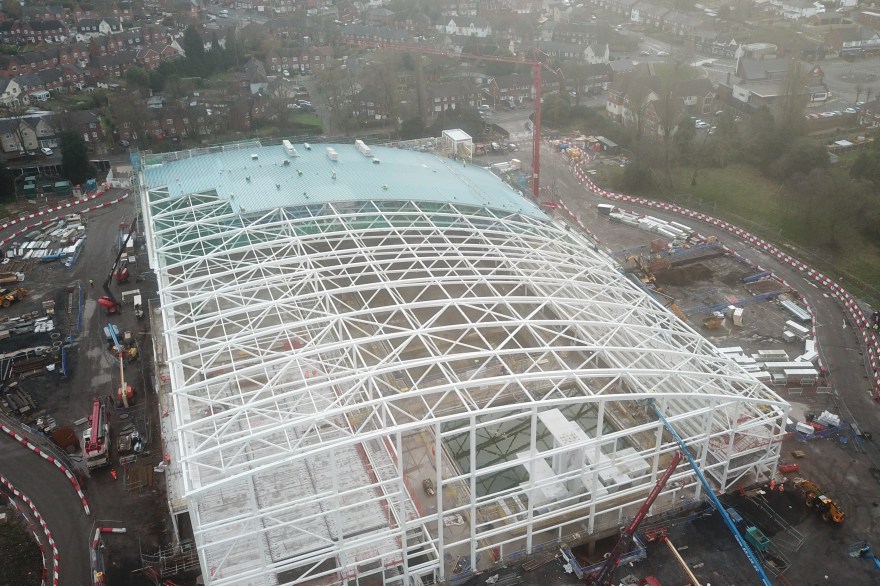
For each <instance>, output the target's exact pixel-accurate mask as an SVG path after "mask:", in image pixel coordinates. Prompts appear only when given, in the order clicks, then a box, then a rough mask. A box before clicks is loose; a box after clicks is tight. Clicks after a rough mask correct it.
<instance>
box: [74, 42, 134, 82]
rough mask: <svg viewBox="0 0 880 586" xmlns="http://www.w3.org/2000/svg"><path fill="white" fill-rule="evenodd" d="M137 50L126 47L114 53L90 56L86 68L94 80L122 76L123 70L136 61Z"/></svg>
mask: <svg viewBox="0 0 880 586" xmlns="http://www.w3.org/2000/svg"><path fill="white" fill-rule="evenodd" d="M136 58H137V51H135V50H133V49H127V50H125V51H120V52H118V53H114V54H113V55H103V56H98V57H94V58H92V60H91V61H90V62H89V65H88V67H87V68H86V70H87V71H88V73H89V75H90V76H91V77H92V78H94V79H96V80H105V79H113V78H119V77H122V76H123V74H125V70H126V69H128V68H129V67H130V66H131V65H133V64H135V63H137V59H136Z"/></svg>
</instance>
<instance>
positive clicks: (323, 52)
mask: <svg viewBox="0 0 880 586" xmlns="http://www.w3.org/2000/svg"><path fill="white" fill-rule="evenodd" d="M333 53H334V49H333V47H328V46H323V47H315V46H311V47H308V48H307V49H306V50H305V51H304V52H303V54H302V58H301V62H302V68H303V69H304V70H305V71H309V72H315V71H324V70H325V69H331V68H333V67H334V63H335V59H334V57H333Z"/></svg>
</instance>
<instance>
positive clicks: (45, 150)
mask: <svg viewBox="0 0 880 586" xmlns="http://www.w3.org/2000/svg"><path fill="white" fill-rule="evenodd" d="M40 152H41V153H43V154H44V155H46V156H47V157H51V156H52V149H50V148H49V147H43V148H41V149H40Z"/></svg>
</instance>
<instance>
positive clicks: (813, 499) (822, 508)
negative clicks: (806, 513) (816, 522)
mask: <svg viewBox="0 0 880 586" xmlns="http://www.w3.org/2000/svg"><path fill="white" fill-rule="evenodd" d="M797 487H798V488H800V489H801V492H802V493H804V504H805V505H806V506H807V508H808V509H815V510H816V511H818V512H820V513H822V520H823V521H834V522H835V523H840V522H841V521H843V518H844V517H845V516H846V513H844V512H843V511H842V510H841V509H840V507H839V506H837V503H835V502H834V501H833V500H831V498H829V497H828V496H826V495H825V493H824V491H823V490H822V489H821V488H819V487H818V486H817V485H816V483H815V482H813V481H812V480H802V481H800V482H799V483H797Z"/></svg>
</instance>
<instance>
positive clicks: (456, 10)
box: [437, 0, 481, 16]
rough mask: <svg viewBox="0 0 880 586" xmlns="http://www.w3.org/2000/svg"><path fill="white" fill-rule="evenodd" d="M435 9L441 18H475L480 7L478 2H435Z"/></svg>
mask: <svg viewBox="0 0 880 586" xmlns="http://www.w3.org/2000/svg"><path fill="white" fill-rule="evenodd" d="M437 9H439V11H440V14H441V15H443V16H476V15H477V14H479V13H480V9H481V6H480V2H479V0H437Z"/></svg>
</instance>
